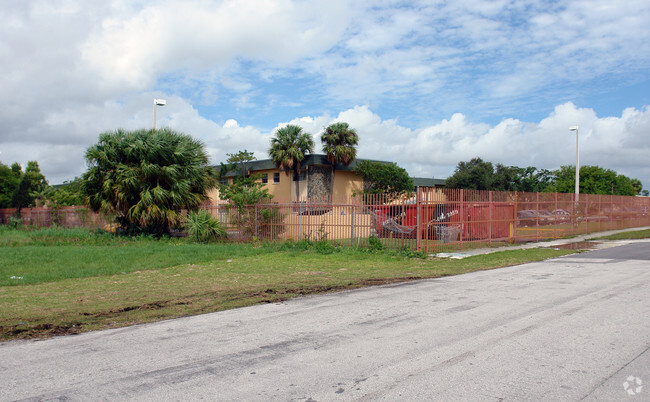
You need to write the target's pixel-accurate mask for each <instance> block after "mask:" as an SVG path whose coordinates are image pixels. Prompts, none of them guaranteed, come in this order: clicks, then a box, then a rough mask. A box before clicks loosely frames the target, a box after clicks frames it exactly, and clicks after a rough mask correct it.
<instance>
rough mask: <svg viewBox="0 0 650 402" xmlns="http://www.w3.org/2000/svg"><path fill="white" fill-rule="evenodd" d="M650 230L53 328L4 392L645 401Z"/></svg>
mask: <svg viewBox="0 0 650 402" xmlns="http://www.w3.org/2000/svg"><path fill="white" fill-rule="evenodd" d="M648 317H650V242H648V241H635V242H631V243H630V244H627V245H624V246H621V247H616V248H609V249H606V250H599V251H594V252H589V253H583V254H580V255H572V256H567V257H563V258H558V259H554V260H549V261H545V262H540V263H533V264H526V265H520V266H515V267H509V268H503V269H496V270H490V271H482V272H475V273H471V274H466V275H461V276H455V277H447V278H441V279H434V280H424V281H416V282H409V283H403V284H396V285H389V286H381V287H374V288H367V289H361V290H354V291H346V292H341V293H336V294H328V295H321V296H313V297H305V298H300V299H296V300H292V301H289V302H285V303H278V304H268V305H259V306H254V307H249V308H242V309H237V310H230V311H225V312H220V313H214V314H207V315H202V316H196V317H188V318H182V319H177V320H170V321H165V322H159V323H154V324H147V325H140V326H134V327H129V328H122V329H116V330H108V331H100V332H94V333H86V334H81V335H76V336H67V337H60V338H54V339H50V340H45V341H38V342H34V341H29V342H26V341H21V342H8V343H4V344H0V400H2V401H7V400H141V401H150V400H198V399H205V400H298V401H308V400H323V401H325V400H356V399H358V400H441V401H442V400H444V401H449V400H481V401H490V400H494V401H498V400H511V401H513V400H530V399H532V400H558V399H561V400H580V399H584V400H603V401H605V400H607V401H610V400H622V401H626V400H630V401H638V400H650V352H649V347H650V320H648Z"/></svg>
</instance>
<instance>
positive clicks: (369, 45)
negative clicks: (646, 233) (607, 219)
mask: <svg viewBox="0 0 650 402" xmlns="http://www.w3.org/2000/svg"><path fill="white" fill-rule="evenodd" d="M618 3H619V2H611V1H604V0H603V1H601V0H589V1H541V0H539V1H537V0H530V1H499V0H496V1H471V0H457V1H449V2H445V1H388V0H387V1H368V2H349V1H339V0H327V1H325V0H323V1H320V0H313V1H303V0H300V1H292V0H255V1H253V0H238V1H234V0H227V1H210V0H205V1H203V0H201V1H199V0H188V1H179V0H158V1H138V2H133V1H126V0H113V1H75V0H47V1H46V0H26V1H10V2H8V3H5V4H3V7H2V9H1V10H0V18H2V20H3V21H4V23H3V25H2V26H1V27H0V55H1V56H2V60H3V63H1V64H2V65H0V86H1V87H2V88H3V89H5V96H3V97H2V99H0V152H1V153H0V161H1V162H3V163H5V164H10V163H12V162H14V161H18V162H20V163H23V164H25V163H26V162H27V161H28V160H37V161H38V162H39V164H40V166H41V168H42V170H43V172H44V173H45V174H46V176H47V177H48V179H49V181H50V182H51V183H60V182H62V181H63V180H68V179H72V178H73V177H75V176H78V175H80V174H81V173H82V172H83V171H84V170H85V168H86V167H85V161H84V158H83V155H84V152H85V149H87V148H88V147H89V146H90V145H92V144H94V143H95V142H96V141H97V138H98V135H99V134H100V133H101V132H103V131H108V130H114V129H117V128H126V129H137V128H142V127H150V125H151V119H152V102H153V98H163V99H166V100H167V106H165V107H162V108H159V109H158V126H159V127H161V126H169V127H171V128H174V129H176V130H179V131H183V132H186V133H188V134H191V135H193V136H195V137H197V138H200V139H201V140H202V141H204V142H205V144H206V146H207V148H208V150H209V152H210V155H211V159H212V162H214V163H218V162H219V161H220V160H222V159H223V158H224V156H225V154H226V153H232V152H236V151H238V150H242V149H248V150H250V151H254V152H255V154H256V156H257V157H258V158H259V159H263V158H266V157H267V155H266V151H267V149H268V142H269V139H270V136H271V135H272V134H273V131H274V130H275V129H277V128H278V127H279V126H281V125H283V124H287V123H294V124H300V125H302V126H303V127H304V128H305V130H306V131H308V132H310V133H312V134H314V135H317V134H318V133H319V132H320V130H322V128H323V127H325V126H327V125H328V124H330V123H331V122H334V121H337V120H345V121H347V122H348V123H350V124H351V125H352V126H353V127H354V128H356V129H357V131H358V132H359V135H360V145H359V156H360V157H362V158H368V159H383V160H391V161H395V162H397V163H398V164H399V165H401V166H403V167H405V168H406V169H407V170H408V171H409V172H410V173H411V174H412V175H416V176H422V177H437V178H444V177H447V176H448V175H450V174H452V173H453V170H454V167H455V166H456V164H457V163H458V162H459V161H462V160H469V159H471V158H473V157H476V156H479V157H482V158H483V159H485V160H489V161H492V162H494V163H503V164H506V165H517V166H530V165H532V166H536V167H539V168H546V169H554V168H557V167H559V166H561V165H568V164H573V163H575V160H574V159H575V136H574V134H573V133H571V132H569V131H568V127H569V126H573V125H579V126H580V136H581V163H582V164H592V165H600V166H603V167H606V168H610V169H614V170H616V171H618V172H619V173H623V174H626V175H628V176H631V177H636V178H639V179H641V180H642V181H643V183H644V184H645V187H646V188H648V187H650V166H648V163H647V160H648V156H647V155H648V151H650V139H649V138H648V135H649V133H650V110H648V105H649V104H650V99H649V97H650V95H649V94H650V74H649V73H650V51H648V49H649V48H648V43H650V3H648V2H647V0H644V1H638V0H630V1H625V2H620V4H618ZM318 151H320V147H318Z"/></svg>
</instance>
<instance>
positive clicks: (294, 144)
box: [269, 124, 314, 197]
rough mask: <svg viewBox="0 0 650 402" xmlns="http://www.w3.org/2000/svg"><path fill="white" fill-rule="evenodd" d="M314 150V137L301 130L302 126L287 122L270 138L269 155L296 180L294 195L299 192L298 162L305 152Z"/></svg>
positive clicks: (297, 195)
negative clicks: (287, 123) (291, 173)
mask: <svg viewBox="0 0 650 402" xmlns="http://www.w3.org/2000/svg"><path fill="white" fill-rule="evenodd" d="M312 152H314V139H313V138H312V136H311V134H309V133H305V132H303V131H302V127H300V126H296V125H293V124H289V125H287V126H285V127H282V128H279V129H278V130H277V131H276V132H275V135H274V136H273V138H271V148H270V149H269V156H270V157H271V159H273V163H274V164H275V166H277V167H278V168H280V169H285V171H286V173H287V175H288V174H289V173H290V172H293V175H294V177H295V180H296V197H299V194H300V185H299V183H298V179H299V177H300V162H302V161H303V160H304V159H305V157H306V155H305V154H306V153H312Z"/></svg>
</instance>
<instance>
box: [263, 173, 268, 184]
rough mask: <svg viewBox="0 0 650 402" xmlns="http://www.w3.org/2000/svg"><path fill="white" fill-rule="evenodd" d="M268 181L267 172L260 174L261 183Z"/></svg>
mask: <svg viewBox="0 0 650 402" xmlns="http://www.w3.org/2000/svg"><path fill="white" fill-rule="evenodd" d="M268 182H269V175H268V174H267V173H263V174H262V183H263V184H266V183H268Z"/></svg>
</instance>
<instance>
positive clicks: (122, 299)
mask: <svg viewBox="0 0 650 402" xmlns="http://www.w3.org/2000/svg"><path fill="white" fill-rule="evenodd" d="M11 236H13V235H11ZM20 236H24V237H23V240H24V241H21V242H14V243H12V244H14V245H13V246H9V247H6V248H4V249H3V253H2V256H0V264H1V265H0V266H1V267H2V268H0V279H1V281H2V282H0V339H2V340H9V339H17V338H34V337H47V336H52V335H61V334H71V333H79V332H83V331H89V330H96V329H103V328H112V327H121V326H126V325H131V324H136V323H143V322H151V321H157V320H161V319H168V318H175V317H181V316H188V315H194V314H202V313H207V312H213V311H220V310H225V309H231V308H236V307H242V306H249V305H253V304H258V303H270V302H278V301H282V300H287V299H290V298H293V297H296V296H300V295H306V294H314V293H324V292H330V291H334V290H340V289H350V288H357V287H362V286H369V285H375V284H385V283H393V282H399V281H406V280H412V279H420V278H436V277H441V276H448V275H457V274H462V273H466V272H472V271H477V270H484V269H492V268H496V267H503V266H509V265H516V264H521V263H524V262H530V261H539V260H543V259H547V258H551V257H557V256H560V255H565V254H569V253H572V252H573V251H572V250H552V249H534V250H510V251H503V252H497V253H493V254H488V255H480V256H475V257H470V258H466V259H463V260H449V259H427V258H422V257H424V256H423V255H422V254H419V253H413V252H410V251H408V250H397V251H384V250H377V251H374V252H370V251H367V250H366V249H359V250H356V249H354V248H343V247H338V246H337V245H336V244H332V243H326V242H297V243H293V244H287V243H284V244H258V245H240V244H192V243H188V242H185V241H181V240H178V239H163V240H152V239H147V238H144V239H135V240H134V239H120V238H110V239H108V240H106V241H105V242H104V243H103V244H102V242H97V243H95V242H96V241H97V240H96V239H93V238H92V236H94V235H88V237H84V236H85V235H84V236H80V237H79V238H80V240H79V241H78V242H70V241H69V240H68V234H61V233H59V232H55V233H53V234H51V237H48V236H45V235H43V234H41V235H37V236H29V235H25V234H24V233H23V234H20ZM25 236H26V237H25ZM100 236H104V235H100ZM4 237H6V233H0V238H4ZM53 238H56V239H58V240H56V241H55V240H53ZM30 239H31V240H30ZM37 239H38V240H37ZM37 243H38V244H37ZM11 276H14V277H16V278H18V277H22V278H23V279H15V278H14V279H10V278H11Z"/></svg>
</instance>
